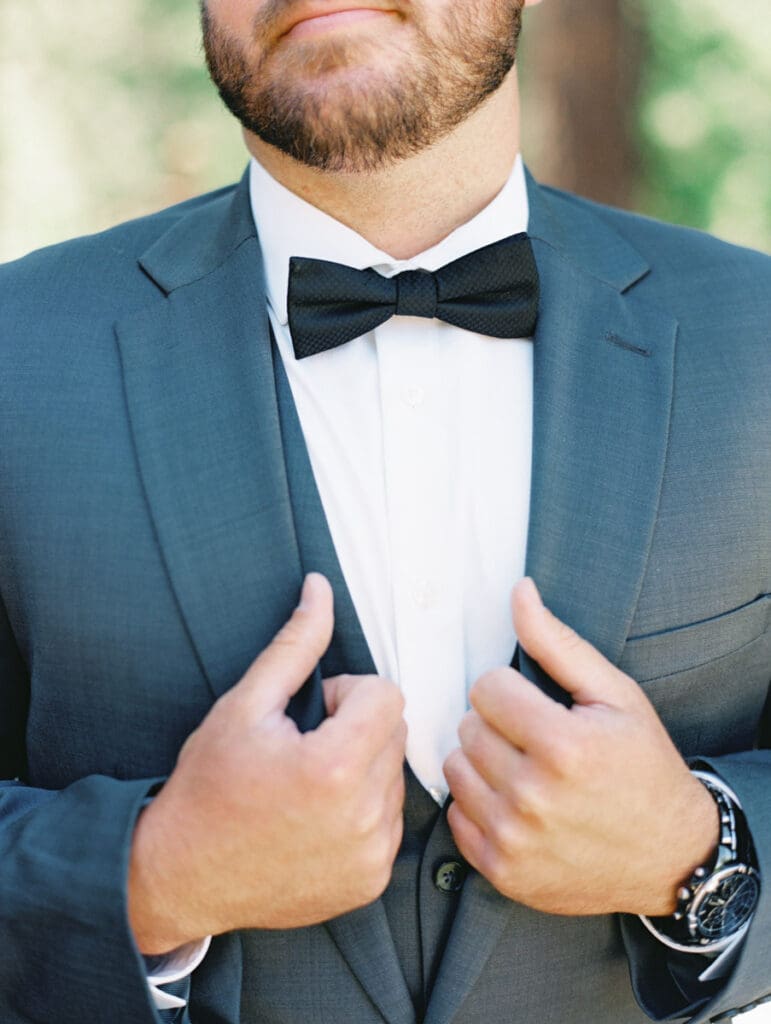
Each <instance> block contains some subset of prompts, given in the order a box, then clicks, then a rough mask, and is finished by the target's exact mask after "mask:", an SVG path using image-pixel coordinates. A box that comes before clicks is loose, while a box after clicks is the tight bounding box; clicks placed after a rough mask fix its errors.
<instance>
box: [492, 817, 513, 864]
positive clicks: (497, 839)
mask: <svg viewBox="0 0 771 1024" xmlns="http://www.w3.org/2000/svg"><path fill="white" fill-rule="evenodd" d="M489 835H490V841H491V843H492V846H493V848H494V850H496V851H497V853H498V854H501V855H503V856H506V857H510V856H512V855H514V854H516V853H518V852H519V849H520V846H521V838H520V837H521V831H520V829H519V828H517V826H516V823H515V822H514V821H513V820H512V819H511V817H509V815H507V814H499V815H497V816H496V817H495V819H494V820H493V821H492V823H491V824H490V826H489Z"/></svg>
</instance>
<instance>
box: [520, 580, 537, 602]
mask: <svg viewBox="0 0 771 1024" xmlns="http://www.w3.org/2000/svg"><path fill="white" fill-rule="evenodd" d="M520 586H522V587H523V589H524V590H525V592H526V594H527V596H528V597H529V598H530V599H531V600H533V601H535V602H536V603H537V604H538V606H539V607H541V608H543V601H542V600H541V593H540V591H539V590H538V587H537V586H536V585H535V580H534V579H533V578H532V576H525V577H524V578H523V579H522V583H521V584H520Z"/></svg>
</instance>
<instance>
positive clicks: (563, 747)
mask: <svg viewBox="0 0 771 1024" xmlns="http://www.w3.org/2000/svg"><path fill="white" fill-rule="evenodd" d="M547 756H548V765H549V768H550V769H551V771H552V772H553V773H554V774H556V775H557V776H558V777H559V778H571V779H576V778H580V777H583V775H584V773H585V772H586V769H587V760H588V756H587V748H586V745H585V744H584V743H583V742H582V741H581V739H580V738H579V737H577V736H575V735H572V734H571V733H567V732H555V734H554V735H553V736H552V738H551V742H550V744H549V748H548V752H547Z"/></svg>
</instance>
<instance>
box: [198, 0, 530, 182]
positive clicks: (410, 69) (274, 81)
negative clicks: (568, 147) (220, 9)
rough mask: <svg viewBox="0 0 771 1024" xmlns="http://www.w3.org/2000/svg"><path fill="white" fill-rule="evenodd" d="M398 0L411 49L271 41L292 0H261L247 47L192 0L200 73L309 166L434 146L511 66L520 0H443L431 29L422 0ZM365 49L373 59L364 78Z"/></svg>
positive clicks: (361, 163) (378, 159)
mask: <svg viewBox="0 0 771 1024" xmlns="http://www.w3.org/2000/svg"><path fill="white" fill-rule="evenodd" d="M399 2H400V3H403V5H404V6H403V9H402V7H399V8H398V10H399V16H400V17H401V18H403V19H404V20H405V21H406V23H407V24H408V25H409V27H410V28H411V29H412V32H411V33H410V46H409V48H404V47H403V46H400V45H398V44H397V42H395V41H394V42H392V43H390V44H388V43H383V44H382V46H381V44H380V43H379V42H373V41H372V40H371V39H369V38H366V37H365V36H366V34H365V36H361V35H357V34H356V33H354V34H353V36H352V38H351V39H348V40H346V39H337V38H331V39H317V40H309V41H307V42H303V41H302V40H298V41H297V42H295V43H293V44H291V45H288V44H286V43H281V42H279V41H278V40H277V38H276V29H275V26H276V25H277V24H278V18H279V17H280V16H281V15H286V13H287V12H288V11H291V8H292V7H293V6H294V0H268V2H267V3H266V4H265V5H264V6H263V7H262V8H261V10H260V12H259V14H258V16H257V18H256V19H255V21H254V25H253V39H252V40H249V45H248V47H247V46H246V45H244V44H243V43H242V42H241V41H240V40H238V39H236V38H234V37H233V36H232V34H230V33H228V32H227V31H226V30H225V29H224V27H221V26H219V25H218V24H217V23H216V21H215V19H214V18H213V17H212V16H211V15H210V14H209V12H208V10H207V8H206V4H205V3H202V27H203V41H204V49H205V52H206V61H207V64H208V67H209V73H210V75H211V77H212V80H213V82H214V84H215V85H216V86H217V89H218V90H219V93H220V96H221V97H222V99H223V101H224V102H225V105H226V106H227V107H228V108H229V110H230V111H231V112H232V113H233V114H234V115H235V116H236V117H237V118H238V120H239V121H240V122H241V124H242V125H243V126H244V128H246V129H247V130H248V131H250V132H252V133H253V134H254V135H256V136H257V137H258V138H260V139H262V140H263V141H264V142H266V143H268V144H269V145H271V146H274V147H275V148H276V149H279V150H281V151H282V152H283V153H286V154H288V155H289V156H290V157H293V158H294V159H295V160H298V161H300V163H303V164H305V165H307V166H309V167H314V168H317V169H319V170H324V171H331V172H337V173H352V174H358V173H368V172H373V171H377V170H379V169H381V168H383V167H386V166H388V165H392V164H394V163H397V162H399V161H402V160H405V159H406V158H408V157H410V156H413V155H415V154H416V153H419V152H420V151H422V150H424V149H426V148H427V147H429V146H431V145H433V144H434V143H436V142H438V141H439V140H440V139H441V138H442V137H443V136H445V135H447V134H448V133H449V132H451V131H452V130H453V129H454V128H456V127H457V126H458V125H460V124H461V123H462V122H463V121H464V120H465V119H466V118H467V117H468V116H469V115H470V114H471V113H472V112H473V111H474V110H476V109H477V108H478V107H479V106H480V104H481V103H482V102H483V101H484V100H485V99H486V98H487V97H488V96H490V95H491V94H492V93H493V92H495V91H496V90H497V89H498V88H499V87H500V86H501V84H502V83H503V81H504V79H505V78H506V76H507V75H508V73H509V71H510V70H511V68H512V66H513V65H514V61H515V58H516V52H517V42H518V39H519V32H520V27H521V16H522V0H483V2H474V3H471V2H469V0H453V3H451V4H449V5H448V6H447V8H446V9H445V12H444V13H443V20H442V24H441V28H440V29H439V30H435V31H434V33H433V36H431V35H429V33H428V31H427V29H426V27H425V25H424V24H423V23H422V22H421V18H420V4H419V3H416V2H415V0H399ZM404 27H407V25H405V26H404ZM393 35H396V36H401V35H402V33H401V32H399V33H393ZM367 47H370V48H371V50H372V52H373V58H375V57H377V58H378V59H377V63H376V65H375V66H376V67H377V68H378V69H379V70H378V71H377V73H374V71H373V73H372V74H370V75H368V74H367V73H366V67H364V66H365V65H366V48H367ZM378 50H389V51H390V52H391V54H392V59H389V61H388V62H385V61H383V54H382V52H378ZM363 51H364V52H363ZM356 68H358V69H360V71H354V70H353V69H356ZM345 69H348V72H347V73H346V71H345ZM362 69H363V71H364V73H361V70H362Z"/></svg>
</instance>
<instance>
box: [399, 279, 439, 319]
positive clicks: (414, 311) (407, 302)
mask: <svg viewBox="0 0 771 1024" xmlns="http://www.w3.org/2000/svg"><path fill="white" fill-rule="evenodd" d="M394 280H395V281H396V309H395V311H394V312H396V313H397V314H398V315H399V316H423V317H426V318H427V319H429V320H431V319H433V318H434V317H435V316H436V314H437V307H438V305H439V292H438V290H437V287H436V278H435V277H434V275H433V274H431V273H429V271H427V270H403V271H402V272H401V274H397V275H396V277H395V278H394Z"/></svg>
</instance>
